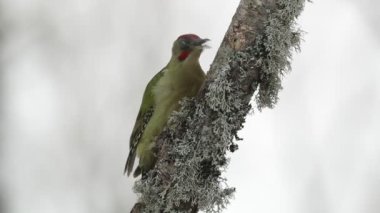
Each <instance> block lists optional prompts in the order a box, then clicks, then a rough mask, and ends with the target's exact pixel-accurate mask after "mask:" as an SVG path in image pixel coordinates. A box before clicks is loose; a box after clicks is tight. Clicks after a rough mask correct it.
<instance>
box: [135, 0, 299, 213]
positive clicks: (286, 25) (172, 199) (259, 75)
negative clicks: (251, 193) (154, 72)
mask: <svg viewBox="0 0 380 213" xmlns="http://www.w3.org/2000/svg"><path fill="white" fill-rule="evenodd" d="M303 6H304V0H277V1H276V0H242V1H241V2H240V5H239V7H238V9H237V11H236V13H235V15H234V17H233V19H232V22H231V24H230V26H229V28H228V30H227V32H226V35H225V37H224V39H223V42H222V44H221V46H220V48H219V50H218V52H217V55H216V57H215V59H214V61H213V63H212V65H211V68H210V70H209V72H208V74H207V80H206V82H205V84H204V85H203V87H202V89H201V91H200V92H199V94H198V96H197V97H195V98H193V99H186V100H183V101H182V108H181V110H180V111H178V112H174V113H173V114H172V116H171V118H170V120H169V122H168V125H167V127H166V129H165V130H164V131H163V132H162V133H161V134H160V136H158V137H157V139H156V140H157V141H156V142H157V143H156V144H157V147H156V148H157V158H158V160H157V163H156V166H155V168H154V169H153V170H151V171H150V172H149V173H148V174H147V175H146V176H145V177H144V178H142V179H141V180H139V181H137V182H136V184H135V191H136V192H137V193H139V194H140V198H139V202H138V203H137V204H136V205H135V208H134V209H133V210H132V212H198V210H202V211H206V212H221V211H222V210H223V209H224V208H225V207H226V205H227V204H228V203H229V199H230V198H231V196H232V195H233V192H234V190H235V189H234V188H230V187H228V186H227V183H226V179H225V178H223V177H222V171H223V169H225V168H226V166H227V164H228V161H229V159H227V157H226V153H227V152H228V151H232V152H233V151H235V150H236V149H237V148H238V146H237V144H236V143H235V142H234V140H235V139H236V140H241V139H240V138H239V137H238V136H237V132H238V131H239V130H240V129H241V128H242V127H243V124H244V122H245V117H246V115H247V114H248V113H249V111H250V110H252V107H251V104H250V102H251V99H252V98H254V99H255V101H256V105H257V108H258V109H262V108H263V107H270V108H271V107H273V106H274V104H275V103H276V102H277V100H278V96H277V95H278V91H279V90H280V89H281V78H282V76H283V74H284V73H285V72H286V71H287V70H289V69H290V59H291V55H292V50H294V49H298V44H299V40H300V32H299V31H298V30H297V29H296V27H295V19H296V18H297V17H298V16H299V14H300V13H301V11H302V9H303Z"/></svg>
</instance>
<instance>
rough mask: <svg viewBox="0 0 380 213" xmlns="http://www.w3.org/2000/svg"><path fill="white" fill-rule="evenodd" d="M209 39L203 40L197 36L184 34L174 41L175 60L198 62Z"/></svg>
mask: <svg viewBox="0 0 380 213" xmlns="http://www.w3.org/2000/svg"><path fill="white" fill-rule="evenodd" d="M207 41H209V39H207V38H205V39H202V38H200V37H199V36H197V35H195V34H184V35H181V36H179V37H178V38H177V40H175V41H174V44H173V48H172V54H173V56H172V57H174V59H175V60H178V61H185V60H186V59H187V60H198V59H199V56H200V55H201V52H202V50H203V48H204V47H205V45H204V44H205V43H206V42H207Z"/></svg>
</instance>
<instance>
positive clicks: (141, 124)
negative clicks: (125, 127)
mask: <svg viewBox="0 0 380 213" xmlns="http://www.w3.org/2000/svg"><path fill="white" fill-rule="evenodd" d="M164 72H165V68H164V69H162V70H161V71H160V72H158V73H157V74H156V75H155V76H154V77H153V78H152V79H151V80H150V81H149V83H148V85H147V87H146V89H145V92H144V96H143V99H142V103H141V106H140V110H139V113H138V115H137V118H136V122H135V126H134V127H133V130H132V134H131V137H130V139H129V155H128V158H127V162H126V164H125V168H124V173H127V175H128V176H129V175H130V173H131V172H132V169H133V165H134V163H135V159H136V150H137V146H138V144H139V142H140V139H141V136H142V134H143V133H144V130H145V127H146V125H147V124H148V123H149V120H150V118H151V117H152V115H153V113H154V108H155V104H154V94H153V92H152V90H153V87H154V86H155V85H156V84H157V82H158V81H159V80H160V79H161V77H162V76H163V74H164ZM138 170H139V169H138V168H137V169H136V172H137V171H138ZM136 172H135V173H136ZM137 173H138V174H134V175H133V176H138V175H139V172H137Z"/></svg>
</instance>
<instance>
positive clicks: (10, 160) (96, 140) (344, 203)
mask: <svg viewBox="0 0 380 213" xmlns="http://www.w3.org/2000/svg"><path fill="white" fill-rule="evenodd" d="M237 4H238V0H234V1H227V0H209V1H204V0H186V1H185V0H183V1H174V0H171V1H167V2H164V3H163V2H158V1H156V0H150V1H137V0H130V1H123V0H112V1H106V0H97V1H90V0H87V1H85V0H82V1H77V0H68V1H59V0H51V1H39V0H2V1H0V14H1V15H0V28H3V29H5V30H4V31H3V32H4V36H3V40H0V42H1V43H2V50H1V52H0V62H1V63H0V68H1V69H2V71H1V75H2V76H0V77H1V78H2V82H4V84H3V85H2V89H3V92H2V95H3V97H2V98H3V100H1V107H2V109H3V115H4V116H3V117H2V118H1V119H0V124H1V126H0V127H1V128H2V129H1V131H2V142H1V143H0V146H1V147H0V148H1V151H0V154H1V156H0V158H1V160H0V166H1V168H2V170H1V171H0V184H1V185H0V190H2V192H1V193H2V198H3V199H5V200H4V203H5V207H7V213H8V212H9V213H24V212H28V213H45V212H46V213H51V212H54V213H60V212H62V213H68V212H69V213H87V212H91V213H97V212H99V213H104V212H129V209H130V208H131V206H132V205H133V203H134V201H135V199H136V198H135V195H134V194H133V193H132V191H131V187H132V184H133V180H132V179H131V178H126V177H124V176H123V175H122V171H123V167H124V163H125V159H126V156H127V153H128V152H127V150H128V148H127V147H128V139H129V134H130V131H131V128H132V125H133V122H134V119H135V116H136V114H137V111H138V107H139V104H140V99H141V95H142V92H143V89H144V87H145V84H146V83H147V81H148V80H149V79H150V78H151V77H152V76H153V75H154V74H155V73H156V72H157V71H159V70H160V69H161V68H162V67H163V66H164V65H165V64H166V62H167V60H168V58H169V57H170V48H171V43H172V41H173V40H174V39H175V38H176V37H177V36H178V35H180V34H183V33H188V32H193V33H197V34H199V35H200V36H202V37H207V38H210V39H211V43H210V45H211V46H212V48H211V49H208V50H207V51H205V52H204V54H203V55H202V58H201V63H202V65H203V67H204V69H205V70H207V69H208V67H209V64H210V63H211V62H212V59H213V58H214V55H215V52H216V50H217V48H218V45H219V43H220V41H221V40H222V38H223V35H224V33H225V31H226V29H227V27H228V24H229V22H230V20H231V17H232V15H233V13H234V11H235V9H236V6H237ZM376 6H379V5H378V4H377V3H373V2H371V1H369V0H367V1H361V2H360V4H359V1H354V0H352V1H343V0H337V1H327V0H319V1H315V2H314V3H313V4H307V7H306V9H305V11H304V13H303V14H302V16H301V17H300V20H299V23H300V25H301V26H302V29H303V30H304V31H306V32H307V33H306V34H305V36H304V42H303V43H302V46H301V47H302V52H301V53H298V54H295V55H294V62H293V71H292V72H291V73H290V74H289V75H287V76H286V77H285V79H284V85H283V86H284V89H283V90H282V91H281V93H280V101H279V103H278V105H277V106H276V108H275V109H271V110H269V109H265V110H263V112H256V113H255V114H254V115H251V116H249V117H248V119H247V123H246V125H245V128H244V130H242V131H241V133H240V135H241V136H242V137H243V138H244V141H242V142H240V143H239V147H240V149H239V151H237V152H235V153H234V154H232V155H231V164H230V167H229V169H228V171H227V173H226V176H227V177H228V179H229V184H230V185H231V186H234V187H236V188H237V192H236V194H235V199H233V200H231V204H230V206H229V207H228V209H227V211H226V212H231V213H232V212H234V213H235V212H260V213H298V212H299V213H304V212H308V213H314V212H315V213H320V212H324V213H328V212H331V213H356V212H366V213H371V212H373V213H375V212H378V209H379V208H380V206H379V204H378V203H379V201H380V169H379V168H380V155H379V153H380V144H379V141H380V124H379V122H380V112H379V111H378V109H379V108H380V86H379V85H380V73H379V71H380V60H379V58H380V42H379V41H380V40H379V39H378V35H380V26H379V22H378V20H380V19H379V18H380V17H379V16H378V15H377V14H378V11H377V9H376V8H379V7H376ZM374 8H375V9H374Z"/></svg>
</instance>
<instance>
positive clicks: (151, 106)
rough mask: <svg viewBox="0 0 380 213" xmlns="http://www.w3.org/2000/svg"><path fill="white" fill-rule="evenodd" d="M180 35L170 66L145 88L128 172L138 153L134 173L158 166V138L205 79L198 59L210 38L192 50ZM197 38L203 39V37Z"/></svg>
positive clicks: (132, 135) (175, 44)
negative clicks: (181, 102)
mask: <svg viewBox="0 0 380 213" xmlns="http://www.w3.org/2000/svg"><path fill="white" fill-rule="evenodd" d="M180 38H181V37H180ZM180 38H179V39H177V40H176V41H175V42H174V45H173V48H172V57H171V59H170V61H169V63H168V65H167V66H166V67H165V68H164V69H162V70H161V71H160V72H159V73H157V74H156V75H155V76H154V77H153V78H152V79H151V80H150V81H149V83H148V85H147V87H146V89H145V92H144V96H143V100H142V103H141V107H140V111H139V113H138V115H137V118H136V122H135V126H134V128H133V131H132V134H131V137H130V142H129V143H130V144H129V146H130V147H129V148H130V151H129V156H128V159H127V163H126V166H125V171H124V172H126V173H127V175H129V174H130V173H131V172H132V169H133V165H134V161H135V158H136V154H137V156H138V157H139V164H138V167H137V168H136V170H135V172H134V174H133V176H134V177H137V176H138V175H140V174H141V173H145V172H146V171H148V170H149V169H151V168H152V167H153V166H154V164H155V161H156V158H155V153H154V151H153V148H154V146H155V143H154V139H155V137H156V136H158V135H159V134H160V132H161V131H162V129H163V128H164V127H165V125H166V123H167V121H168V119H169V116H170V114H171V113H172V112H173V111H174V110H176V109H178V107H179V101H180V100H181V99H183V98H184V97H192V96H195V95H196V94H197V93H198V91H199V89H200V87H201V86H202V84H203V82H204V80H205V74H204V72H203V70H202V68H201V66H200V65H199V61H198V59H199V56H200V54H201V52H202V49H203V46H201V44H203V43H204V42H205V41H206V40H204V39H203V40H202V41H203V42H202V43H200V45H199V44H196V45H193V46H190V47H191V49H190V51H189V50H188V49H189V47H188V46H187V47H186V48H187V49H186V50H184V49H183V46H181V44H183V43H181V42H183V40H184V39H180ZM191 39H192V40H194V38H191ZM191 39H190V40H191ZM197 39H198V40H199V37H197ZM185 41H186V40H185ZM184 51H188V55H186V57H185V58H184V59H183V58H182V56H183V54H184ZM186 54H187V53H186Z"/></svg>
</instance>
